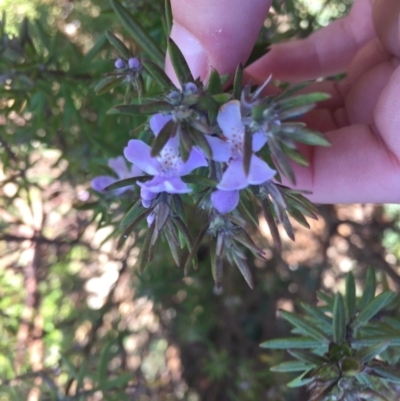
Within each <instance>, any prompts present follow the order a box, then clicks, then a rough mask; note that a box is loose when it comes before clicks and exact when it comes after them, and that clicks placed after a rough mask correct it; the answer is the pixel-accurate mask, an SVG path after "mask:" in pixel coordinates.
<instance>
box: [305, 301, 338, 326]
mask: <svg viewBox="0 0 400 401" xmlns="http://www.w3.org/2000/svg"><path fill="white" fill-rule="evenodd" d="M301 307H302V308H303V310H304V311H305V312H306V313H307V314H308V315H309V316H311V317H313V318H314V320H315V321H316V322H315V323H316V324H317V325H318V327H321V326H323V330H324V331H329V332H331V331H332V319H331V318H330V317H329V316H327V315H325V313H324V312H323V311H322V310H321V309H320V308H318V307H316V306H312V305H308V304H305V303H301ZM321 329H322V327H321Z"/></svg>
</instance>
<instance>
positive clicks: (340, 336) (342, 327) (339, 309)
mask: <svg viewBox="0 0 400 401" xmlns="http://www.w3.org/2000/svg"><path fill="white" fill-rule="evenodd" d="M332 329H333V341H334V342H335V343H336V344H342V343H344V342H345V341H346V310H345V307H344V302H343V297H342V295H341V294H336V296H335V302H334V304H333V321H332Z"/></svg>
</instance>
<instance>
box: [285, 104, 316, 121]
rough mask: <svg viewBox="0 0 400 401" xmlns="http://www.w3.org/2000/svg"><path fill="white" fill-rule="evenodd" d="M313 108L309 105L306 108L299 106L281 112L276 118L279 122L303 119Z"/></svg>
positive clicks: (312, 105)
mask: <svg viewBox="0 0 400 401" xmlns="http://www.w3.org/2000/svg"><path fill="white" fill-rule="evenodd" d="M314 107H315V105H314V104H309V105H306V106H300V107H295V108H294V109H289V110H285V111H281V112H279V114H278V118H279V120H280V121H284V120H289V119H293V118H299V117H303V116H304V115H305V114H307V113H308V112H309V111H310V110H312V109H313V108H314Z"/></svg>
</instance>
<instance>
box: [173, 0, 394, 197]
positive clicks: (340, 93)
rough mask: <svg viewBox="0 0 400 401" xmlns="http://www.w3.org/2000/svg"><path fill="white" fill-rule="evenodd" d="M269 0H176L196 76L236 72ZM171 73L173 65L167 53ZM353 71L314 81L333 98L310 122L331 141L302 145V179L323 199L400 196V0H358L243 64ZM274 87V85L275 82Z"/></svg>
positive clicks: (294, 77) (298, 74) (259, 72)
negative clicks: (342, 13)
mask: <svg viewBox="0 0 400 401" xmlns="http://www.w3.org/2000/svg"><path fill="white" fill-rule="evenodd" d="M270 4H271V1H270V0H246V1H243V0H218V1H215V0H172V10H173V15H174V27H173V30H172V34H171V36H172V38H173V39H174V40H175V41H176V42H177V43H178V45H179V46H180V47H181V49H182V51H183V53H184V54H185V56H186V57H187V61H188V63H189V65H190V67H191V69H192V72H193V73H194V75H196V76H200V77H201V78H202V79H203V80H206V79H207V75H208V74H209V71H210V68H211V67H214V68H216V69H217V70H218V71H219V72H221V73H226V72H229V73H232V72H233V71H234V70H235V67H236V65H237V64H239V63H244V62H245V61H246V59H247V57H248V56H249V53H250V52H251V49H252V46H253V44H254V41H255V40H256V37H257V34H258V32H259V29H260V28H261V26H262V23H263V21H264V18H265V16H266V14H267V12H268V9H269V7H270ZM166 69H167V72H170V69H171V67H170V65H169V63H168V61H167V66H166ZM341 72H346V73H347V77H346V78H345V79H344V80H342V81H340V82H339V83H337V82H336V83H335V82H333V81H325V82H320V83H314V84H312V85H311V86H310V87H309V88H308V89H307V91H315V90H318V91H326V92H329V93H330V94H331V96H332V97H331V99H330V100H328V101H325V102H324V103H322V104H320V105H319V107H318V109H316V110H314V111H313V112H311V113H310V114H309V115H308V116H307V117H306V118H305V121H306V122H307V124H308V125H309V126H310V127H312V128H314V129H318V130H320V131H322V132H324V133H325V135H326V137H327V138H328V139H329V141H330V142H331V144H332V146H331V147H330V148H310V147H302V148H301V150H302V152H303V153H304V154H305V155H306V156H307V157H308V158H309V161H310V167H309V168H301V167H298V166H296V167H295V173H296V177H297V185H296V187H297V188H299V189H306V190H310V191H312V195H310V196H309V198H310V199H311V200H313V201H314V202H317V203H356V202H360V203H366V202H373V203H399V202H400V1H399V0H355V4H354V6H353V8H352V10H351V12H350V14H349V16H347V17H345V18H343V19H342V20H338V21H335V22H334V23H332V24H330V25H329V26H327V27H325V28H323V29H321V30H320V31H318V32H316V33H314V34H313V35H311V36H310V37H309V38H307V39H305V40H299V41H292V42H290V43H286V44H280V45H276V46H273V47H272V49H271V51H270V52H269V53H268V54H267V55H265V56H264V57H263V58H261V59H260V60H258V61H257V62H256V63H254V64H253V65H251V66H249V67H248V68H247V70H246V77H247V79H251V81H252V82H254V83H261V82H263V81H264V80H265V79H266V78H268V76H269V75H270V74H272V76H273V77H274V78H275V79H278V80H281V81H285V82H299V81H303V80H309V79H311V80H312V79H317V78H320V77H327V76H331V75H333V74H337V73H341ZM270 90H273V89H272V88H270Z"/></svg>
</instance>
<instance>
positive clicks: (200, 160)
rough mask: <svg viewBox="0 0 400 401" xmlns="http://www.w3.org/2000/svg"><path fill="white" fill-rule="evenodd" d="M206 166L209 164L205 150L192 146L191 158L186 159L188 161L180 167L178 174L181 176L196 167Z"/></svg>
mask: <svg viewBox="0 0 400 401" xmlns="http://www.w3.org/2000/svg"><path fill="white" fill-rule="evenodd" d="M206 166H208V163H207V160H206V158H205V157H204V155H203V152H202V151H201V150H200V149H199V148H197V147H195V146H194V147H193V148H192V151H191V152H190V156H189V159H188V160H187V161H186V163H184V164H182V165H181V166H180V167H178V169H177V175H178V176H179V177H181V176H183V175H186V174H189V173H190V172H191V171H193V170H195V169H196V168H199V167H206Z"/></svg>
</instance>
